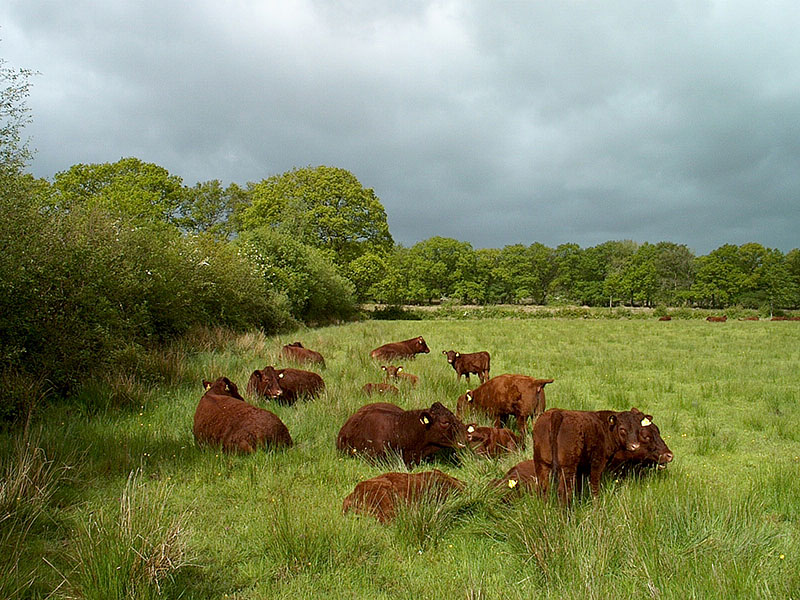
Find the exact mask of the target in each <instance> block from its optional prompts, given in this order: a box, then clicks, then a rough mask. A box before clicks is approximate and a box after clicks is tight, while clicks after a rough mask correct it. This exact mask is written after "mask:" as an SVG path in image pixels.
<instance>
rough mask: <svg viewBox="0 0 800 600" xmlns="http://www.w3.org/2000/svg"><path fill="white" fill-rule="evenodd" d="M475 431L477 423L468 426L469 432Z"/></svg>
mask: <svg viewBox="0 0 800 600" xmlns="http://www.w3.org/2000/svg"><path fill="white" fill-rule="evenodd" d="M474 432H475V425H470V426H469V427H467V433H474Z"/></svg>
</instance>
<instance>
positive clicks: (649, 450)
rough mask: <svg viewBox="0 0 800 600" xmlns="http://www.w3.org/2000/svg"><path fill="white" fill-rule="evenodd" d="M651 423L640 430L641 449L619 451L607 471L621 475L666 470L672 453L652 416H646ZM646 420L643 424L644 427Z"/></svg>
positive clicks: (602, 412) (604, 412)
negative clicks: (650, 470) (648, 470)
mask: <svg viewBox="0 0 800 600" xmlns="http://www.w3.org/2000/svg"><path fill="white" fill-rule="evenodd" d="M600 413H601V414H606V413H607V414H612V413H611V412H610V411H600ZM644 418H646V419H647V420H648V421H650V423H649V424H648V425H645V426H643V427H642V428H641V429H640V430H639V443H640V444H641V445H640V446H639V448H637V449H636V450H634V451H632V452H631V451H630V450H627V449H625V450H617V452H616V454H614V456H613V457H612V458H611V460H610V461H609V463H608V466H607V467H606V470H607V471H612V472H614V473H617V474H620V475H627V474H628V473H641V472H643V471H645V470H647V469H654V468H655V469H659V470H660V469H666V468H667V464H669V463H671V462H672V458H673V454H672V451H671V450H670V449H669V448H668V447H667V444H666V442H665V441H664V439H663V438H662V437H661V432H660V431H659V429H658V426H657V425H656V424H655V423H653V421H652V419H653V417H651V416H650V415H645V416H644ZM644 422H645V421H644V419H642V424H643V425H644Z"/></svg>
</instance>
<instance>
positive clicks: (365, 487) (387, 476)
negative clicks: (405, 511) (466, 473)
mask: <svg viewBox="0 0 800 600" xmlns="http://www.w3.org/2000/svg"><path fill="white" fill-rule="evenodd" d="M463 489H464V484H463V483H462V482H461V481H459V480H458V479H456V478H455V477H451V476H450V475H447V474H446V473H442V472H441V471H439V470H438V469H434V470H433V471H425V472H423V473H384V474H383V475H379V476H378V477H373V478H372V479H367V480H366V481H362V482H360V483H359V484H358V485H356V487H355V489H354V490H353V491H352V493H351V494H350V495H349V496H347V498H345V499H344V503H343V504H342V512H344V513H346V512H348V511H350V510H352V511H353V512H356V513H359V514H363V515H369V516H372V517H375V518H376V519H378V521H380V522H381V523H387V522H389V521H391V520H392V519H394V517H395V515H396V514H397V508H398V504H400V503H403V504H409V503H411V502H418V501H421V500H432V501H434V502H441V501H442V500H444V499H446V498H447V496H449V495H450V494H452V493H453V492H458V491H461V490H463Z"/></svg>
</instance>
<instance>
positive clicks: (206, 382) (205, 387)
mask: <svg viewBox="0 0 800 600" xmlns="http://www.w3.org/2000/svg"><path fill="white" fill-rule="evenodd" d="M203 388H204V389H205V390H206V391H208V390H210V389H211V383H209V382H208V381H206V380H205V379H203Z"/></svg>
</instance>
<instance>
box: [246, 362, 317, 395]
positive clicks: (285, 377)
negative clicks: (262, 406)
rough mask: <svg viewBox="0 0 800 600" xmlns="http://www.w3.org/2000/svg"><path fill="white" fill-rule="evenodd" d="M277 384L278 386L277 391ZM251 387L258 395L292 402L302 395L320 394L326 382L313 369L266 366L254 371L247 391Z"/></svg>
mask: <svg viewBox="0 0 800 600" xmlns="http://www.w3.org/2000/svg"><path fill="white" fill-rule="evenodd" d="M273 377H274V381H273ZM266 382H268V385H267V383H266ZM275 384H277V386H278V388H277V391H276V388H275ZM251 389H252V390H254V393H255V394H256V395H259V396H264V397H266V398H271V399H273V400H278V401H280V402H285V403H287V404H292V403H293V402H295V401H296V400H297V399H298V398H299V397H301V396H307V397H309V398H314V397H316V396H318V395H319V393H320V392H321V391H322V390H324V389H325V382H324V381H323V380H322V377H320V376H319V375H317V374H316V373H312V372H311V371H303V370H301V369H275V368H273V367H271V366H266V367H264V368H263V369H261V370H260V371H258V370H256V371H253V374H252V375H250V382H249V383H248V384H247V391H248V392H250V390H251ZM262 390H263V391H262Z"/></svg>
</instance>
